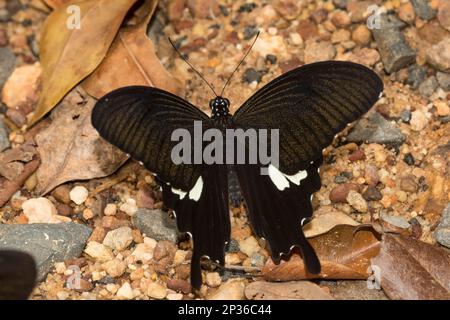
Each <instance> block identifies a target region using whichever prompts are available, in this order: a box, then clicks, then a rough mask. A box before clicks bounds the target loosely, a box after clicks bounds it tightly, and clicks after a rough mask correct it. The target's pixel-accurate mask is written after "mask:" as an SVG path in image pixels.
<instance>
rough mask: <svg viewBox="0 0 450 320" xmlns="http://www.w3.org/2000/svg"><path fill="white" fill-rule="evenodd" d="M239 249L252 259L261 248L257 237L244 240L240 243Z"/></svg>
mask: <svg viewBox="0 0 450 320" xmlns="http://www.w3.org/2000/svg"><path fill="white" fill-rule="evenodd" d="M239 248H240V249H241V251H242V252H243V253H245V254H246V255H247V256H249V257H251V256H252V254H253V253H255V252H258V251H259V249H260V246H259V244H258V241H257V240H256V239H255V237H253V236H250V237H247V238H245V239H244V240H241V241H239Z"/></svg>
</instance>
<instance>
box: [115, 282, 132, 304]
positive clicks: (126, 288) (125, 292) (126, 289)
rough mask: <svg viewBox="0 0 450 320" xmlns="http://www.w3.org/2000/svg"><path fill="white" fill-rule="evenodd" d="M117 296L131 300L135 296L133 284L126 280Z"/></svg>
mask: <svg viewBox="0 0 450 320" xmlns="http://www.w3.org/2000/svg"><path fill="white" fill-rule="evenodd" d="M116 296H117V298H119V299H127V300H131V299H133V298H134V294H133V289H131V286H130V284H129V283H128V282H125V283H124V284H123V285H122V286H121V287H120V289H119V290H118V291H117V294H116Z"/></svg>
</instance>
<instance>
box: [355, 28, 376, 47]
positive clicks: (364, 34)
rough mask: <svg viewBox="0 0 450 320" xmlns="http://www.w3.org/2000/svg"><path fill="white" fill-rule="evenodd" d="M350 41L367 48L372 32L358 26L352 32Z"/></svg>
mask: <svg viewBox="0 0 450 320" xmlns="http://www.w3.org/2000/svg"><path fill="white" fill-rule="evenodd" d="M352 40H353V41H355V43H356V44H359V45H361V46H367V45H369V44H370V41H371V40H372V32H371V31H370V30H369V28H367V26H366V25H364V24H360V25H358V26H357V27H356V28H355V29H354V30H353V32H352Z"/></svg>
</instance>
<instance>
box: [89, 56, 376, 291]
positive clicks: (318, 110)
mask: <svg viewBox="0 0 450 320" xmlns="http://www.w3.org/2000/svg"><path fill="white" fill-rule="evenodd" d="M382 90H383V84H382V82H381V80H380V79H379V77H378V76H377V75H376V74H375V73H374V72H373V71H371V70H370V69H368V68H366V67H364V66H362V65H358V64H355V63H350V62H339V61H325V62H319V63H314V64H310V65H305V66H302V67H300V68H297V69H294V70H292V71H290V72H288V73H285V74H283V75H282V76H280V77H278V78H276V79H275V80H273V81H271V82H270V83H268V84H267V85H265V86H264V87H263V88H261V89H260V90H258V91H257V92H256V93H255V94H254V95H253V96H252V97H250V98H249V99H248V100H247V101H246V102H245V103H244V104H243V105H242V106H241V107H240V108H239V109H238V110H237V111H236V112H235V113H234V114H233V115H231V114H230V113H229V106H230V102H229V100H228V99H226V98H223V97H220V96H218V97H216V98H214V99H213V100H211V102H210V107H211V117H208V116H207V115H206V114H205V113H203V112H201V111H200V110H199V109H197V108H196V107H195V106H193V105H192V104H190V103H189V102H187V101H185V100H183V99H181V98H179V97H177V96H175V95H173V94H170V93H168V92H165V91H163V90H160V89H157V88H149V87H125V88H121V89H118V90H115V91H113V92H111V93H109V94H107V95H106V96H105V97H103V98H101V99H100V100H99V101H98V103H97V104H96V106H95V107H94V110H93V114H92V123H93V125H94V127H95V128H96V129H97V130H98V132H99V133H100V135H101V136H102V137H104V138H105V139H106V140H108V141H109V142H111V143H113V144H114V145H116V146H117V147H119V148H121V149H122V150H124V151H125V152H127V153H129V154H130V155H131V156H132V157H133V158H135V159H136V160H139V161H142V162H143V164H144V166H145V167H146V168H147V169H149V170H150V171H152V172H154V173H156V174H157V177H158V181H160V183H161V186H162V190H163V201H164V204H165V205H166V206H167V207H168V208H171V209H173V210H174V211H175V213H176V219H177V225H178V228H179V230H180V231H183V232H188V233H190V234H191V235H192V238H193V244H194V248H193V249H194V250H193V257H192V262H191V284H192V286H193V287H196V288H198V287H199V286H200V285H201V269H200V258H201V257H202V256H207V257H209V258H210V259H212V260H214V261H217V262H219V263H220V264H222V265H223V264H224V262H225V258H224V256H225V253H224V250H225V246H226V243H228V242H229V240H230V231H231V226H230V217H229V203H228V200H229V194H228V176H229V169H232V170H233V171H234V172H235V173H236V176H237V180H238V182H239V186H240V189H241V192H242V196H243V198H244V200H245V203H246V207H247V215H248V218H249V221H250V224H251V226H252V229H253V231H254V232H255V234H256V235H257V236H259V237H262V238H264V239H266V240H267V242H268V244H269V247H270V251H271V256H272V259H273V260H274V261H275V262H277V263H278V262H279V261H280V259H281V258H284V257H287V256H288V255H289V254H290V252H291V250H292V249H293V248H294V247H298V248H299V249H300V252H301V254H302V257H303V259H304V261H305V266H306V268H307V270H308V271H309V272H310V273H313V274H317V273H319V272H320V262H319V260H318V258H317V255H316V254H315V252H314V250H313V248H312V247H311V246H310V244H309V243H308V241H307V240H306V238H305V236H304V235H303V232H302V229H301V224H302V223H303V221H304V220H305V219H307V218H309V217H311V215H312V212H313V209H312V205H311V196H312V194H313V193H314V192H317V191H318V190H319V189H320V187H321V183H320V176H319V173H318V169H319V167H320V165H321V164H322V161H323V159H322V150H323V149H324V148H325V147H327V146H328V145H329V144H330V143H331V142H332V140H333V138H334V136H335V135H336V134H337V133H339V132H340V131H341V130H342V129H344V128H345V127H346V126H347V124H349V123H351V122H353V121H355V120H356V119H357V118H359V117H360V116H361V115H362V114H364V113H366V112H367V111H368V110H369V109H370V107H371V106H372V105H373V104H374V103H375V102H376V101H377V100H378V97H379V95H380V93H381V92H382ZM196 123H201V125H202V128H203V129H205V130H213V131H214V134H211V135H210V139H207V140H208V141H211V144H212V143H213V142H212V140H214V139H213V138H212V136H215V137H216V139H218V135H217V133H221V134H224V133H228V132H229V131H230V130H231V131H233V130H234V132H238V131H240V133H243V134H244V135H245V137H246V138H248V137H249V136H250V135H249V133H251V132H254V131H255V132H256V131H257V132H264V131H265V132H266V133H267V132H269V135H270V137H271V138H272V137H273V136H277V137H278V139H267V140H266V142H267V145H261V144H259V143H258V144H257V145H256V147H255V148H252V147H251V146H250V144H249V145H247V144H246V143H244V148H243V149H239V145H233V146H232V148H231V149H229V148H227V145H226V144H223V145H219V147H217V148H215V149H214V152H211V154H214V155H217V154H218V153H219V154H220V153H223V155H224V157H225V158H226V159H222V161H220V157H218V159H219V160H218V161H214V162H208V161H206V160H205V159H204V157H203V158H202V155H203V156H204V154H205V153H204V151H205V150H207V149H208V148H210V146H211V145H209V144H207V143H206V142H205V141H201V142H200V144H198V145H195V143H196V142H195V141H191V142H190V144H191V145H192V148H189V150H191V149H192V150H194V152H193V153H192V154H188V153H186V154H187V155H185V154H184V152H183V159H184V160H183V161H178V160H177V161H174V158H173V155H174V153H173V150H175V149H176V148H177V146H178V143H179V140H176V139H175V140H174V139H173V137H174V132H177V133H179V134H178V135H177V137H178V138H180V137H184V136H195V134H196V131H197V128H196V126H195V124H196ZM180 129H181V131H179V130H180ZM224 140H227V139H226V138H225V139H224ZM227 141H228V140H227ZM245 141H247V140H245V139H244V142H245ZM248 141H251V139H250V138H249V139H248ZM258 142H259V141H258ZM275 147H278V149H277V148H275ZM195 150H197V152H195ZM239 150H243V153H244V154H243V155H242V154H240V153H239V152H237V151H239ZM264 150H265V151H267V150H271V153H273V152H272V151H273V150H277V157H275V160H277V161H276V162H272V160H273V159H274V158H270V162H267V161H265V160H264V159H265V158H264V157H261V154H264V153H261V152H262V151H264ZM231 151H233V153H231V156H230V157H228V155H230V152H231ZM255 153H256V154H257V155H259V156H260V157H256V158H254V159H256V160H254V161H250V159H252V156H254V155H255ZM240 156H243V157H242V158H243V159H244V160H245V161H243V162H242V161H241V160H242V159H241V158H240ZM271 157H272V154H271ZM225 160H226V161H225ZM266 160H267V159H266Z"/></svg>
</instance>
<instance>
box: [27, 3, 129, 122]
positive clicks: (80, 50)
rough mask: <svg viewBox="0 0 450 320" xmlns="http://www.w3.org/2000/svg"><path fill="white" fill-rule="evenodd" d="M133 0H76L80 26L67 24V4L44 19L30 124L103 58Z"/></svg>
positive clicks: (48, 109) (49, 108)
mask: <svg viewBox="0 0 450 320" xmlns="http://www.w3.org/2000/svg"><path fill="white" fill-rule="evenodd" d="M135 2H136V0H114V1H111V0H86V1H79V2H77V6H78V7H79V9H80V13H81V17H80V21H79V26H80V28H68V26H67V22H68V19H69V14H68V13H67V11H66V9H67V6H68V5H70V4H68V5H65V6H63V7H60V8H58V9H56V10H55V11H53V12H52V13H51V14H50V15H49V16H48V18H47V20H46V21H45V24H44V26H43V29H42V36H41V42H40V58H41V65H42V68H43V73H42V93H41V96H40V99H39V102H38V106H37V108H36V110H35V113H34V116H33V119H32V120H31V125H32V124H34V123H36V122H37V121H38V120H39V119H40V118H42V117H43V116H44V115H45V114H46V113H47V112H49V111H50V110H51V109H52V108H53V107H54V106H55V105H56V104H57V103H58V102H59V101H60V100H61V99H62V98H63V97H64V96H65V95H66V94H67V93H68V92H69V91H70V90H71V89H72V88H73V87H75V86H76V85H77V84H78V83H79V82H80V81H81V80H83V79H84V78H85V77H86V76H88V75H89V74H90V73H92V72H93V71H94V70H95V68H97V67H98V65H99V64H100V62H101V61H102V60H103V59H104V57H105V55H106V53H107V51H108V49H109V47H110V46H111V43H112V42H113V40H114V37H115V36H116V34H117V31H118V30H119V27H120V25H121V23H122V21H123V19H124V17H125V15H126V14H127V12H128V10H129V9H130V8H131V6H132V5H133V4H134V3H135Z"/></svg>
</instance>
